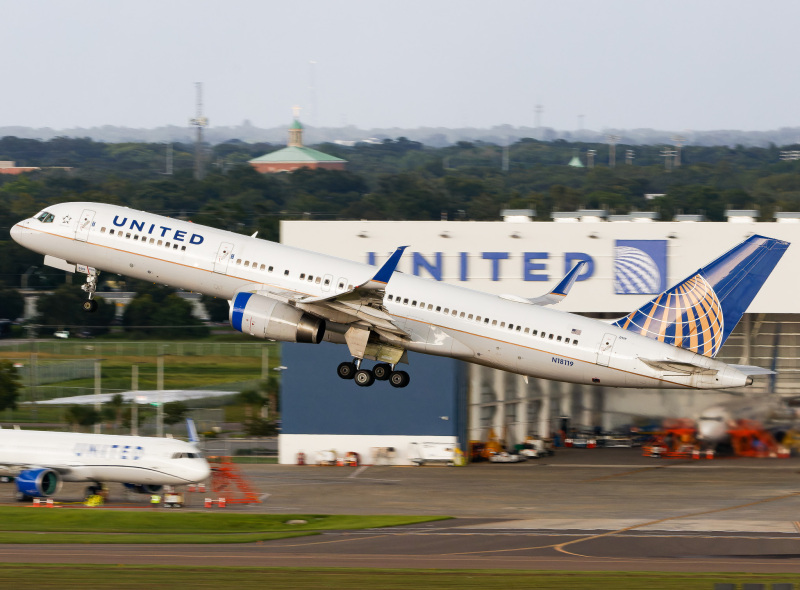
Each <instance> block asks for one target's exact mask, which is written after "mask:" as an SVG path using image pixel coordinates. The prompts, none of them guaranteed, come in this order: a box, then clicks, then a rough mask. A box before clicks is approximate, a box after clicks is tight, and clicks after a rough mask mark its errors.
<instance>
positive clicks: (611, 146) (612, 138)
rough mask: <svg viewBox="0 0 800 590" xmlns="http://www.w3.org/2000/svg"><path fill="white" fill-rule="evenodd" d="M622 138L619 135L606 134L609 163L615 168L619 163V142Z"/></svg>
mask: <svg viewBox="0 0 800 590" xmlns="http://www.w3.org/2000/svg"><path fill="white" fill-rule="evenodd" d="M620 139H622V138H621V137H620V136H619V135H610V134H609V135H606V141H608V165H609V166H610V167H611V168H614V167H615V166H616V165H617V143H618V142H619V140H620Z"/></svg>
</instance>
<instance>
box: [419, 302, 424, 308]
mask: <svg viewBox="0 0 800 590" xmlns="http://www.w3.org/2000/svg"><path fill="white" fill-rule="evenodd" d="M419 308H420V309H425V304H424V303H423V302H422V301H420V302H419Z"/></svg>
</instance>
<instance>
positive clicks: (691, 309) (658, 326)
mask: <svg viewBox="0 0 800 590" xmlns="http://www.w3.org/2000/svg"><path fill="white" fill-rule="evenodd" d="M614 323H615V325H617V326H619V327H620V328H624V329H625V330H629V331H631V332H636V333H638V334H641V335H642V336H647V337H648V338H652V339H653V340H658V341H659V342H665V343H666V344H671V345H673V346H678V347H680V348H684V349H686V350H691V351H692V352H695V353H697V354H702V355H703V356H708V357H714V356H715V355H716V354H717V352H719V349H720V347H721V346H722V334H723V331H724V330H723V328H724V318H723V315H722V305H721V304H720V301H719V298H717V294H716V293H715V292H714V289H713V288H712V287H711V285H709V284H708V281H706V280H705V279H704V278H703V277H702V275H700V274H696V275H694V276H692V277H690V278H688V279H686V280H685V281H683V282H682V283H679V284H678V285H675V286H674V287H672V288H671V289H669V290H668V291H665V292H664V293H662V294H661V295H659V296H658V297H656V298H655V299H654V300H653V301H651V302H650V303H648V304H647V305H645V306H643V307H641V308H639V309H638V310H636V311H634V312H633V313H631V314H629V315H627V316H626V317H624V318H622V319H621V320H617V321H616V322H614Z"/></svg>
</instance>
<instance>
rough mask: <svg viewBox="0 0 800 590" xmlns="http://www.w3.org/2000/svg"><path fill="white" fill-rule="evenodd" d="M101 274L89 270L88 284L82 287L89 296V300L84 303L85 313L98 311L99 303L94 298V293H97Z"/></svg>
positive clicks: (87, 275) (97, 271)
mask: <svg viewBox="0 0 800 590" xmlns="http://www.w3.org/2000/svg"><path fill="white" fill-rule="evenodd" d="M99 274H100V271H99V270H94V269H88V273H87V274H86V282H85V283H84V284H83V285H81V289H83V290H84V291H86V293H88V294H89V298H88V300H86V301H84V302H83V311H85V312H88V313H93V312H95V311H97V301H95V300H94V299H93V298H94V292H95V291H97V277H98V275H99Z"/></svg>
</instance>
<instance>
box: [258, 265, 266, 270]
mask: <svg viewBox="0 0 800 590" xmlns="http://www.w3.org/2000/svg"><path fill="white" fill-rule="evenodd" d="M266 267H267V266H266V265H265V264H262V265H261V268H260V269H259V270H264V269H265V268H266Z"/></svg>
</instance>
